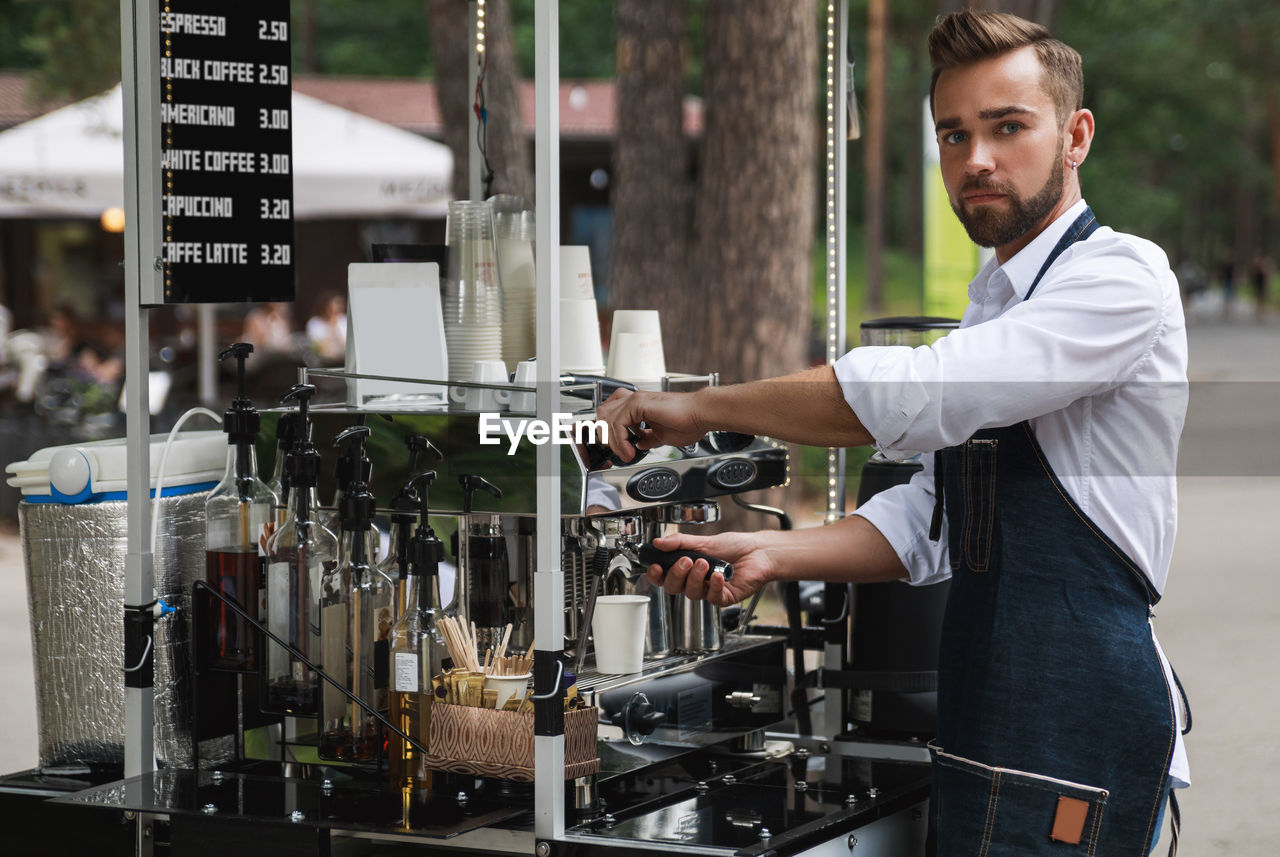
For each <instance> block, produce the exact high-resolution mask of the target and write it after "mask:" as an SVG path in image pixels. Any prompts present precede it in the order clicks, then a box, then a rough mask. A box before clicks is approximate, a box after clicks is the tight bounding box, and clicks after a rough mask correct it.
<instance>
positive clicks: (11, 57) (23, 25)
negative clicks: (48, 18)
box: [0, 0, 40, 68]
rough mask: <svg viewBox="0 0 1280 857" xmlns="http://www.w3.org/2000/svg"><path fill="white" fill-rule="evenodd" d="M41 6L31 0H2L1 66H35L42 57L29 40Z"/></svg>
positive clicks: (0, 2)
mask: <svg viewBox="0 0 1280 857" xmlns="http://www.w3.org/2000/svg"><path fill="white" fill-rule="evenodd" d="M38 11H39V7H38V6H37V5H36V4H35V3H33V2H31V0H0V68H35V67H36V65H37V64H39V62H40V57H39V55H38V54H36V52H35V51H33V50H31V48H30V47H29V46H28V44H27V41H28V37H29V34H30V33H32V32H34V30H35V19H36V13H37V12H38Z"/></svg>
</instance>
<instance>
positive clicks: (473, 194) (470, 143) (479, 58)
mask: <svg viewBox="0 0 1280 857" xmlns="http://www.w3.org/2000/svg"><path fill="white" fill-rule="evenodd" d="M484 5H485V4H484V0H478V2H477V0H471V2H470V3H468V4H467V12H468V15H467V98H468V101H467V196H468V197H469V198H471V199H484V196H483V194H484V188H483V186H482V183H481V176H480V169H481V166H482V164H483V163H484V160H483V158H482V157H481V155H480V127H479V124H478V122H479V120H478V119H477V118H476V115H475V113H474V111H473V110H472V109H471V108H472V102H473V100H474V99H475V97H476V84H477V83H478V82H479V80H480V64H481V63H483V62H484V49H485V48H484V36H483V35H480V31H481V28H480V27H478V26H477V25H478V23H479V16H480V14H481V13H483V11H484Z"/></svg>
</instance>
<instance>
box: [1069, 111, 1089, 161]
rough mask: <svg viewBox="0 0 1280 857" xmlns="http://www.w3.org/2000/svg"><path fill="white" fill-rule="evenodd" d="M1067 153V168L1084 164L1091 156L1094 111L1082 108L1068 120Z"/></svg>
mask: <svg viewBox="0 0 1280 857" xmlns="http://www.w3.org/2000/svg"><path fill="white" fill-rule="evenodd" d="M1064 130H1065V132H1066V135H1065V136H1066V146H1067V151H1066V152H1065V155H1066V159H1067V166H1071V165H1072V164H1073V163H1074V164H1076V165H1077V166H1078V165H1080V164H1083V163H1084V159H1085V158H1087V157H1088V156H1089V147H1090V146H1091V145H1092V144H1093V111H1091V110H1086V109H1084V108H1081V109H1080V110H1077V111H1075V112H1074V113H1072V114H1071V116H1070V117H1069V118H1068V119H1067V123H1066V127H1065V129H1064Z"/></svg>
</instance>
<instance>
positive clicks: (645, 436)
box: [598, 11, 1190, 857]
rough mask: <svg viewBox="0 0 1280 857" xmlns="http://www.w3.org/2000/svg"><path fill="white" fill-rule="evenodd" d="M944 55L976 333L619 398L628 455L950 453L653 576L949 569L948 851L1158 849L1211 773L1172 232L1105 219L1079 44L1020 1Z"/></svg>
mask: <svg viewBox="0 0 1280 857" xmlns="http://www.w3.org/2000/svg"><path fill="white" fill-rule="evenodd" d="M929 52H930V58H931V60H932V63H933V80H932V85H931V91H930V96H931V105H932V109H933V117H934V121H935V126H936V131H937V138H938V146H939V149H940V153H941V169H942V177H943V181H944V184H945V186H946V188H947V193H948V195H949V197H950V200H951V205H952V207H953V208H954V210H955V212H956V215H957V216H958V217H959V218H960V220H961V222H962V223H963V224H964V226H965V228H966V229H967V230H968V233H969V236H970V237H971V238H972V239H973V240H974V241H975V242H976V243H978V244H980V245H982V246H984V247H993V248H994V249H995V255H994V257H993V258H992V259H991V260H990V261H989V262H988V263H987V264H986V265H985V266H983V268H982V269H981V270H980V271H979V272H978V275H977V276H976V277H975V278H974V280H973V282H972V283H971V284H970V286H969V297H970V299H971V303H970V304H969V306H968V308H967V309H966V311H965V313H964V317H963V319H962V321H961V324H960V327H959V329H958V330H956V331H954V332H953V333H951V334H950V335H948V336H946V337H944V338H942V339H940V340H939V341H938V342H936V343H935V344H933V345H931V346H927V347H921V348H915V349H912V348H906V347H862V348H857V349H854V350H853V351H852V352H850V353H849V354H847V355H845V356H844V357H842V358H841V359H840V360H839V361H837V362H836V363H835V365H834V366H824V367H820V368H815V369H810V370H808V371H805V372H800V373H797V374H795V375H791V376H787V377H784V378H776V379H771V380H766V381H755V382H751V383H747V384H740V385H735V386H728V387H719V388H707V389H704V390H699V391H697V392H694V393H687V394H676V393H629V392H627V391H620V392H618V393H617V394H615V395H614V396H613V397H611V398H610V399H609V400H608V401H607V402H605V403H604V404H603V405H602V406H601V407H600V409H599V412H598V416H599V417H600V418H601V419H603V420H605V421H606V422H607V423H608V424H609V428H610V445H611V446H612V447H613V449H614V451H615V453H617V454H618V455H619V456H621V457H622V459H623V460H630V459H631V457H632V456H634V455H635V450H634V448H633V443H632V441H630V440H629V439H628V433H627V429H628V428H630V429H632V431H633V432H635V433H637V434H638V440H637V441H636V442H635V443H634V446H637V447H639V448H642V449H643V448H651V447H654V446H658V445H661V444H671V445H677V446H678V445H684V444H687V443H690V442H693V441H695V440H697V439H698V438H700V437H702V435H703V434H705V433H706V432H707V431H709V430H712V429H721V430H729V431H736V432H747V433H754V434H764V435H769V436H771V437H774V438H779V439H783V440H787V441H791V442H796V443H804V444H811V445H815V446H853V445H859V444H872V445H874V446H875V447H876V448H878V449H879V450H881V451H882V452H884V453H885V454H886V455H890V456H893V457H905V456H909V455H913V454H919V453H930V454H931V455H926V456H925V459H924V469H923V471H922V472H921V473H919V474H917V475H916V476H915V477H914V478H913V479H912V481H911V482H910V484H908V485H902V486H898V487H896V488H893V489H890V490H888V491H885V492H882V493H880V494H878V495H877V496H876V497H874V498H873V499H872V500H871V501H870V502H868V503H866V504H865V505H864V506H863V507H861V508H859V509H858V510H857V511H856V512H855V513H853V514H852V515H851V516H849V517H847V518H845V519H844V520H841V521H839V522H837V523H834V524H831V525H829V526H825V527H820V528H815V529H810V530H795V531H790V532H760V533H727V534H722V535H716V536H709V537H705V536H704V537H698V536H689V535H678V536H673V537H670V538H668V539H666V540H660V541H659V542H658V546H659V547H661V548H664V549H676V548H685V549H692V550H696V551H700V552H702V553H706V554H710V555H713V556H715V557H718V558H721V559H724V560H727V561H729V562H732V563H733V567H734V569H735V573H734V575H733V576H732V577H731V578H730V579H729V580H725V579H724V577H723V576H722V575H720V574H719V573H716V574H709V573H708V566H707V564H706V562H705V561H704V560H698V561H697V562H696V563H695V562H691V561H690V560H688V559H682V560H679V561H678V562H677V563H676V564H675V565H674V566H672V568H671V569H670V570H669V571H668V572H667V573H666V574H665V576H664V575H663V572H662V570H661V569H660V568H659V567H657V566H652V567H651V568H650V569H649V577H650V579H651V580H652V581H653V582H654V583H661V584H662V585H663V586H665V588H666V590H667V591H668V592H672V593H683V594H684V595H686V596H687V597H689V598H705V599H707V600H708V601H711V602H712V603H715V604H719V605H722V606H725V605H729V604H733V603H735V602H738V601H740V600H742V599H743V598H745V597H747V596H748V595H750V594H751V593H753V592H754V591H755V590H756V589H758V588H759V587H760V586H762V585H764V584H765V583H767V582H769V581H773V580H827V581H853V582H872V581H888V580H906V581H908V582H910V583H912V584H915V585H926V584H930V583H935V582H938V581H940V580H944V579H948V578H949V579H950V580H951V581H952V583H951V590H950V595H949V597H948V602H947V610H946V616H945V619H944V622H943V628H942V648H941V654H940V658H939V670H938V734H937V738H936V740H935V741H934V742H933V744H932V745H931V751H932V754H933V772H934V790H933V801H932V821H933V827H934V829H935V831H936V837H937V845H938V854H939V855H942V857H971V855H974V854H984V855H988V857H1006V856H1007V855H1040V854H1046V855H1047V854H1058V853H1067V852H1065V851H1062V850H1061V849H1062V848H1063V847H1064V844H1072V845H1077V846H1079V847H1080V848H1082V849H1084V850H1083V851H1081V853H1084V854H1089V855H1125V856H1126V857H1140V855H1143V854H1146V853H1148V852H1149V851H1150V850H1151V849H1152V848H1153V847H1154V845H1155V842H1156V840H1157V838H1158V834H1159V830H1160V825H1161V819H1162V818H1163V815H1164V810H1165V805H1166V802H1167V798H1168V797H1169V795H1170V790H1171V788H1175V787H1182V786H1185V785H1188V784H1189V782H1190V775H1189V773H1188V768H1187V760H1186V753H1185V750H1184V748H1183V744H1182V734H1181V729H1180V727H1181V725H1182V722H1183V720H1184V713H1183V711H1182V706H1181V704H1180V703H1181V699H1180V697H1179V694H1178V693H1177V691H1176V690H1175V687H1176V680H1175V679H1174V676H1173V672H1172V669H1171V668H1170V667H1169V664H1168V662H1167V660H1166V659H1165V657H1164V655H1163V653H1161V651H1160V648H1159V646H1158V644H1157V643H1156V640H1155V635H1154V631H1153V629H1152V625H1151V622H1150V619H1151V617H1152V616H1154V612H1153V611H1152V609H1151V608H1152V606H1153V605H1154V604H1155V602H1156V601H1157V600H1158V599H1159V597H1160V593H1161V592H1162V591H1163V589H1164V586H1165V581H1166V578H1167V576H1168V570H1169V560H1170V556H1171V554H1172V550H1173V543H1174V535H1175V532H1176V526H1177V490H1176V483H1175V476H1174V465H1175V463H1176V459H1177V449H1178V439H1179V437H1180V435H1181V432H1182V425H1183V421H1184V418H1185V414H1186V366H1187V341H1186V330H1185V323H1184V319H1183V314H1182V306H1181V303H1180V299H1179V295H1178V285H1177V281H1176V279H1175V277H1174V275H1173V273H1172V272H1171V271H1170V269H1169V264H1168V260H1167V258H1166V256H1165V254H1164V253H1163V252H1162V251H1161V250H1160V248H1158V247H1156V246H1155V245H1153V244H1151V243H1150V242H1148V241H1145V240H1143V239H1141V238H1137V237H1134V236H1132V235H1125V234H1122V233H1118V232H1115V231H1113V230H1111V229H1109V228H1107V227H1105V226H1101V225H1100V224H1099V223H1098V221H1097V219H1096V218H1095V216H1094V213H1093V211H1092V210H1091V209H1090V208H1089V206H1088V205H1087V204H1086V202H1085V201H1084V199H1083V197H1082V195H1081V181H1080V174H1081V170H1082V168H1083V167H1084V164H1085V162H1086V160H1087V159H1088V156H1089V150H1090V146H1091V145H1092V143H1093V136H1094V118H1093V114H1092V113H1090V112H1089V111H1088V110H1087V109H1084V108H1083V106H1082V96H1083V89H1084V82H1083V73H1082V71H1081V60H1080V55H1079V54H1078V53H1077V52H1076V51H1074V50H1073V49H1071V48H1070V47H1068V46H1067V45H1065V44H1063V43H1062V42H1060V41H1058V40H1056V39H1054V38H1052V37H1051V36H1050V34H1049V33H1048V32H1047V31H1046V30H1045V29H1044V28H1042V27H1040V26H1038V25H1036V24H1032V23H1030V22H1028V21H1024V20H1022V19H1020V18H1017V17H1015V16H1012V15H1007V14H1001V13H987V12H975V11H962V12H957V13H954V14H951V15H948V16H946V17H944V18H942V19H940V20H939V22H938V24H937V26H936V27H935V29H934V30H933V32H932V34H931V35H930V38H929ZM632 436H633V437H634V436H635V435H632ZM1172 805H1173V807H1174V812H1172V813H1171V815H1173V817H1174V819H1175V823H1176V817H1177V813H1176V802H1174V803H1173V804H1172ZM1175 832H1176V826H1175ZM1175 841H1176V836H1175Z"/></svg>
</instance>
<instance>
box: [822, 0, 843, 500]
mask: <svg viewBox="0 0 1280 857" xmlns="http://www.w3.org/2000/svg"><path fill="white" fill-rule="evenodd" d="M836 11H837V10H836V0H828V2H827V54H826V57H827V67H826V71H827V74H826V82H827V86H826V92H827V122H826V138H827V139H826V141H827V159H826V215H827V256H826V264H827V341H826V350H827V364H828V365H830V364H833V363H835V362H836V360H837V359H838V358H839V357H840V354H839V348H840V341H839V339H840V305H841V302H840V300H839V294H840V290H841V289H843V288H844V284H843V283H840V282H838V281H837V280H838V274H839V271H840V265H839V256H838V255H837V254H838V247H839V240H838V239H839V237H840V236H839V228H840V218H839V212H838V211H837V209H836V204H837V202H838V201H839V196H838V195H837V194H836V188H837V182H838V180H839V178H840V170H839V169H838V166H839V165H838V164H837V160H836V155H837V150H836V146H837V145H838V144H839V143H840V142H841V141H840V139H839V136H838V134H839V132H840V131H841V130H842V129H839V128H837V127H836V119H837V112H838V107H839V102H838V100H837V95H838V94H839V93H838V92H837V89H838V87H837V86H836V75H837V74H838V73H839V71H838V69H839V68H840V65H839V60H838V55H837V45H838V40H837V38H836ZM844 459H845V456H844V450H842V449H835V448H831V449H828V450H827V504H826V505H827V514H826V522H827V523H829V524H830V523H834V522H835V521H837V520H839V519H840V518H841V517H843V515H844V498H843V497H842V496H841V493H842V492H843V487H844V478H843V472H842V471H843V469H844Z"/></svg>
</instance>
